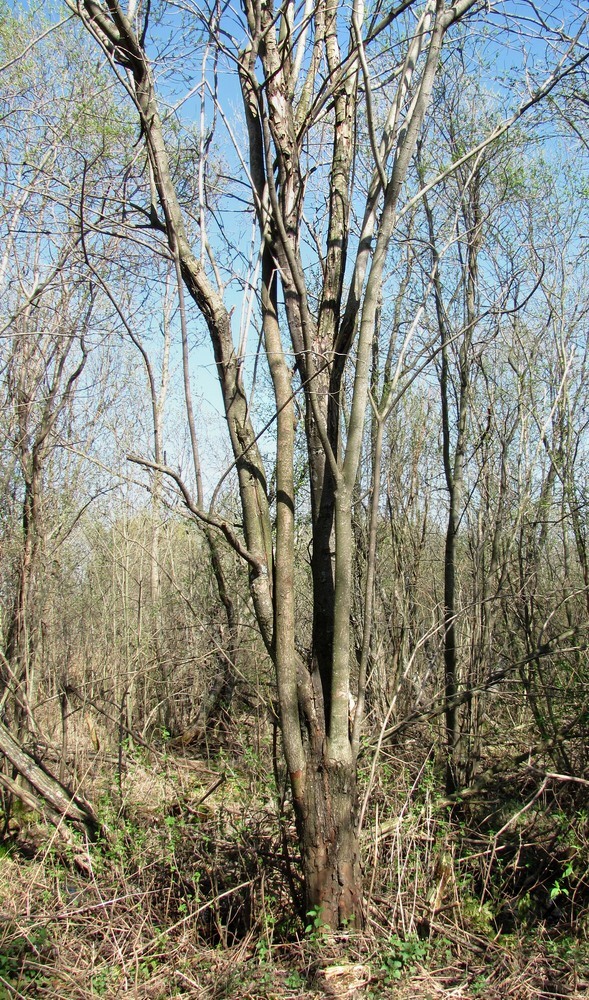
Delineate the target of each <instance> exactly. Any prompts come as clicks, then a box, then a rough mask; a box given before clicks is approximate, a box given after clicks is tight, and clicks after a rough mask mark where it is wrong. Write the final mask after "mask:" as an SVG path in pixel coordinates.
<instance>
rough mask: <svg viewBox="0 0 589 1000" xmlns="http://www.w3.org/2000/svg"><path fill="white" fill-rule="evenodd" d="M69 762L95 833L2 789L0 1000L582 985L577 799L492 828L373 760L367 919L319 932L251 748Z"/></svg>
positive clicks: (568, 991) (492, 993)
mask: <svg viewBox="0 0 589 1000" xmlns="http://www.w3.org/2000/svg"><path fill="white" fill-rule="evenodd" d="M75 763H76V767H75V771H76V773H78V774H81V773H83V774H84V781H83V788H84V791H85V793H86V794H87V795H89V797H91V798H92V801H93V802H94V803H96V804H98V807H99V811H100V813H101V818H103V819H104V820H105V822H106V824H107V826H108V828H109V830H110V837H109V841H108V843H101V844H96V845H88V844H84V843H83V842H82V841H81V840H80V841H79V842H78V843H76V844H75V845H74V846H72V843H71V838H70V843H67V842H65V840H64V839H63V838H62V836H61V833H60V831H59V830H58V829H56V828H55V827H52V826H49V825H47V824H45V823H44V822H43V821H42V818H41V817H39V816H38V815H36V814H33V813H28V812H26V811H25V810H24V809H23V808H22V807H21V806H20V805H19V803H13V804H12V811H11V813H10V819H9V820H8V815H7V809H6V803H5V821H6V823H5V825H6V831H5V838H4V843H3V845H2V846H0V852H1V853H0V1000H9V998H16V1000H18V998H20V997H39V998H46V1000H58V998H59V1000H89V998H96V997H107V998H111V997H112V998H116V997H133V998H136V1000H172V998H175V997H177V998H179V1000H180V998H194V1000H196V998H198V1000H221V998H227V1000H230V998H235V1000H262V998H264V1000H272V998H275V1000H283V998H284V1000H287V998H292V1000H295V998H299V1000H319V998H321V997H330V996H331V997H348V998H356V1000H361V998H365V1000H378V998H384V1000H387V998H397V1000H426V998H427V1000H434V998H446V997H447V998H450V997H455V998H462V1000H475V998H479V997H483V998H486V1000H499V998H502V1000H504V998H514V1000H536V998H546V1000H548V998H555V997H589V941H588V920H587V912H588V908H587V895H588V894H587V891H586V890H587V877H586V875H587V854H586V843H587V841H586V840H583V835H586V833H587V815H586V812H583V811H579V812H578V813H577V814H576V818H575V817H573V818H571V816H570V815H567V814H566V812H565V810H564V809H563V808H561V809H560V812H557V811H555V810H552V811H550V810H549V813H548V814H549V816H550V822H549V829H550V834H551V838H552V839H547V836H548V834H547V829H548V827H547V826H546V815H547V813H546V810H545V809H544V808H543V809H538V810H537V812H536V813H535V814H533V810H532V809H531V808H529V809H527V810H526V811H525V814H524V815H523V817H522V819H521V820H520V821H519V826H518V828H517V831H516V836H515V837H514V836H512V838H511V841H509V840H505V839H504V840H503V841H501V842H499V841H497V839H495V840H493V837H491V838H489V836H488V834H487V833H486V832H481V830H480V829H477V830H475V829H474V827H472V828H471V827H469V826H467V825H465V820H464V817H462V818H461V820H460V823H455V822H451V821H449V820H448V818H447V814H445V813H444V812H443V810H441V809H437V808H436V805H435V798H434V796H433V794H432V782H431V780H429V779H427V776H425V777H424V778H423V780H422V781H421V783H420V784H418V783H417V782H416V780H415V776H414V775H411V774H409V772H407V773H405V772H403V770H402V769H401V770H398V771H397V777H396V780H395V782H394V790H395V791H394V794H393V791H392V788H393V784H391V789H390V790H389V789H387V787H386V782H387V780H388V779H387V772H386V769H383V776H382V788H381V789H380V800H379V790H378V789H377V794H376V796H375V797H376V801H377V803H378V802H379V801H380V810H381V811H380V813H379V811H378V809H377V810H376V812H375V813H373V814H371V816H370V820H369V823H368V825H367V831H366V835H365V839H364V841H363V850H364V855H365V879H366V894H367V917H368V920H367V928H366V930H365V931H364V932H363V933H361V934H359V933H358V934H355V933H349V934H343V935H339V936H337V937H333V936H332V935H328V934H325V933H324V929H323V928H322V927H321V925H320V923H319V924H318V922H317V921H316V920H314V919H313V915H310V916H309V917H308V918H307V919H308V921H309V922H308V923H307V925H306V926H305V921H304V920H303V921H301V920H300V919H297V918H296V917H295V916H293V905H292V893H293V891H294V893H295V895H296V889H297V882H296V857H295V854H296V846H295V842H294V836H293V831H292V829H291V827H292V823H291V820H290V818H289V814H288V809H287V808H284V809H283V810H282V812H281V811H280V810H279V809H278V808H277V806H276V795H275V791H274V789H275V782H274V781H273V780H272V781H270V779H269V778H268V774H269V765H268V760H267V759H266V757H265V752H259V751H258V752H256V754H253V753H252V751H244V752H241V753H240V754H237V755H234V756H231V755H228V754H225V753H220V754H217V755H216V757H215V758H214V759H210V758H208V759H206V760H203V759H198V758H197V757H196V756H193V757H190V756H188V755H186V754H182V755H179V754H175V753H174V752H173V751H172V750H167V751H164V752H157V753H156V752H148V751H146V750H144V749H141V748H137V747H132V748H128V747H125V751H124V754H122V755H121V757H118V756H117V755H116V754H115V755H112V756H109V755H108V754H105V753H103V752H98V751H96V752H90V751H89V750H88V748H87V747H86V748H85V749H84V755H83V756H82V755H80V756H78V759H77V760H76V762H75ZM82 764H83V768H82ZM270 770H271V764H270ZM399 774H401V775H403V774H405V778H404V785H403V782H400V781H399ZM424 774H425V772H424ZM401 785H403V787H401ZM271 786H272V787H271ZM395 796H396V798H395ZM385 803H386V805H387V811H386V813H385V808H384V807H385ZM561 805H562V804H561ZM511 808H512V809H513V808H514V807H513V806H511ZM516 814H517V809H515V812H514V815H516ZM524 820H525V827H524V825H523V822H524ZM498 822H500V820H498ZM503 825H504V824H503ZM555 831H556V832H555ZM512 834H513V831H512ZM514 844H515V845H516V846H515V847H514ZM289 852H290V855H291V861H292V865H291V864H290V863H289V862H288V861H287V856H288V854H289ZM524 876H525V877H524Z"/></svg>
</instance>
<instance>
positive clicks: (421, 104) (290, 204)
mask: <svg viewBox="0 0 589 1000" xmlns="http://www.w3.org/2000/svg"><path fill="white" fill-rule="evenodd" d="M66 3H67V5H68V6H69V8H70V10H71V11H72V12H74V13H75V14H77V15H78V16H79V17H80V18H81V20H82V21H83V23H84V24H85V25H86V27H87V29H88V30H89V31H90V32H91V34H92V35H93V36H94V38H95V39H96V41H97V43H98V44H99V45H101V47H102V49H103V51H104V52H105V54H106V56H107V58H108V59H109V60H110V62H111V64H112V66H113V70H114V71H115V72H116V74H117V75H118V78H119V80H120V83H121V85H122V86H123V87H124V88H125V90H126V92H127V95H128V97H129V99H130V100H131V101H132V102H133V104H134V106H135V108H136V112H137V117H138V121H139V123H140V136H141V139H142V141H143V142H144V146H145V151H146V155H147V158H148V161H149V169H150V174H151V177H152V179H153V193H154V194H155V196H156V200H157V205H155V204H153V202H152V204H151V206H150V213H149V214H150V217H152V218H153V219H154V225H155V226H156V228H159V229H163V230H164V232H165V239H166V241H167V248H168V251H169V254H170V255H171V257H172V259H173V262H174V265H175V267H176V270H177V275H178V279H179V285H180V286H183V287H184V288H185V289H186V290H187V291H188V293H189V294H190V296H191V297H192V299H193V300H194V302H195V303H196V305H197V306H198V308H199V310H200V312H201V314H202V317H203V318H204V320H205V321H206V324H207V327H208V332H209V335H210V341H211V345H212V349H213V352H214V358H215V362H216V367H217V374H218V379H219V385H220V388H221V393H222V397H223V403H224V408H225V419H226V423H227V428H228V433H229V437H230V441H231V447H232V452H233V456H234V464H235V469H236V472H237V476H238V481H239V491H240V499H241V508H242V515H243V519H242V520H243V524H242V528H243V532H242V533H241V531H238V530H237V529H236V528H235V527H234V526H233V525H232V524H230V523H228V522H227V521H226V520H224V519H223V518H222V517H221V516H220V515H218V513H217V512H216V511H215V509H214V508H213V509H209V510H205V509H204V507H203V503H202V499H200V498H198V497H197V498H195V497H194V496H192V495H191V494H190V492H189V491H188V490H187V489H186V487H185V485H184V483H183V482H182V480H181V479H180V477H179V475H178V474H177V473H176V471H175V470H172V469H170V468H167V467H166V466H165V465H162V464H160V463H157V462H155V463H153V462H149V461H145V465H147V466H149V465H151V466H152V467H156V468H157V470H159V471H161V472H164V473H166V474H167V475H169V476H170V477H171V478H173V479H174V480H175V481H176V483H177V485H178V487H179V489H180V490H181V492H182V495H183V499H184V501H185V503H186V504H187V506H188V507H189V509H190V510H191V511H192V512H193V514H194V515H195V516H196V517H198V518H200V519H201V520H202V521H203V522H204V523H205V524H207V525H208V526H210V527H213V528H216V529H217V530H219V531H220V532H222V533H223V534H224V535H225V537H226V539H227V540H228V541H229V543H230V544H231V545H232V546H233V547H234V549H235V550H236V551H237V552H238V553H239V554H240V556H241V557H242V558H243V559H244V560H245V561H246V563H247V565H248V567H249V574H250V589H251V596H252V601H253V605H254V608H255V613H256V617H257V621H258V625H259V629H260V633H261V636H262V638H263V641H264V643H265V645H266V648H267V650H268V653H269V655H270V656H271V657H272V660H273V662H274V665H275V670H276V682H277V689H278V701H279V707H280V718H281V730H282V740H283V746H284V754H285V758H286V763H287V768H288V772H289V775H290V783H291V789H292V796H293V802H294V807H295V814H296V818H297V823H298V831H299V839H300V847H301V855H302V868H303V874H304V877H305V886H306V905H307V908H308V909H313V911H314V912H315V913H319V912H320V913H321V919H322V920H323V921H324V922H325V923H326V924H328V925H329V926H331V927H336V926H338V925H344V924H349V923H350V922H355V923H356V925H360V924H361V923H362V921H363V910H362V881H361V872H360V861H359V852H358V838H357V829H356V816H355V811H356V799H357V794H356V764H357V756H358V751H359V744H360V733H361V721H362V712H363V706H364V686H365V680H366V671H365V669H364V668H365V656H364V657H363V659H362V662H361V663H360V666H358V664H357V663H356V661H355V659H354V657H353V655H352V636H351V627H350V621H351V612H352V597H353V587H352V582H353V581H352V572H353V554H354V541H353V530H352V505H353V501H354V491H355V488H356V485H357V480H358V475H359V466H360V457H361V449H362V444H363V439H364V434H365V420H366V413H367V410H368V407H369V393H370V378H371V375H370V369H371V358H372V349H373V343H374V340H375V336H376V333H377V324H378V313H379V307H380V302H381V296H382V286H383V282H384V281H385V277H386V269H387V262H388V260H389V248H390V244H391V240H392V238H393V235H394V233H395V227H396V223H397V217H398V212H399V199H400V195H401V192H402V190H403V187H404V183H405V181H406V177H407V172H408V167H409V164H410V162H411V159H412V156H413V154H414V150H415V146H416V142H417V139H418V137H419V135H420V133H421V130H422V125H423V122H424V118H425V115H426V112H427V110H428V106H429V103H430V97H431V92H432V87H433V84H434V80H435V77H436V74H437V73H438V71H439V68H440V65H441V51H442V46H443V42H444V38H445V35H446V34H447V32H448V31H449V30H450V29H451V28H452V26H453V25H456V24H457V22H459V21H460V20H462V19H463V18H464V17H465V15H467V14H468V13H469V11H471V10H472V9H474V8H475V7H476V3H475V0H456V2H455V3H453V4H450V3H446V2H445V0H426V3H425V4H423V5H422V4H418V3H417V2H416V0H406V2H403V3H401V4H400V5H399V6H398V7H396V8H393V9H391V10H384V9H381V8H380V6H378V5H377V8H376V10H375V12H371V11H370V12H369V11H366V10H365V8H364V4H363V3H362V0H354V3H353V4H352V6H351V7H342V6H341V5H338V4H336V3H333V2H332V0H318V2H316V3H315V4H313V3H307V4H305V6H304V10H302V9H299V8H298V7H297V6H296V5H295V3H294V2H293V0H286V2H285V3H284V4H283V5H282V6H281V7H280V8H275V7H274V5H273V3H272V2H266V0H264V2H259V0H243V2H242V7H241V15H242V16H241V21H240V22H239V24H238V23H237V22H236V20H235V19H236V18H238V12H237V10H235V9H233V10H232V11H231V13H230V14H229V12H228V13H227V17H230V18H231V19H230V20H229V21H227V23H225V20H224V18H225V14H223V13H222V12H221V10H220V8H218V7H217V6H211V8H210V9H208V8H206V6H205V5H204V4H203V5H201V6H198V7H197V5H196V4H188V5H186V12H188V11H190V12H191V13H192V14H193V15H194V18H195V20H194V25H195V32H196V31H197V30H198V31H204V33H205V35H208V39H209V41H208V43H207V44H208V45H213V46H216V47H217V52H218V57H219V58H225V57H226V56H228V58H229V61H230V63H231V65H232V66H233V67H234V68H235V70H236V73H235V75H234V80H235V81H236V82H237V81H238V83H239V87H240V91H241V97H242V101H243V109H244V117H245V131H246V136H247V141H246V152H244V151H243V149H242V144H241V143H240V142H239V141H237V142H236V150H235V158H236V163H239V164H240V166H239V170H240V171H241V181H242V182H244V183H245V184H246V185H248V186H249V189H250V192H251V210H252V211H253V212H255V215H256V217H257V221H258V224H259V240H260V247H259V275H260V280H259V289H258V290H259V300H258V310H259V318H260V332H261V338H262V342H263V346H264V355H265V359H266V363H267V368H268V371H269V375H270V380H271V386H272V392H273V408H274V413H275V419H274V435H275V456H274V468H273V475H274V478H275V501H272V500H271V498H270V491H269V486H268V483H269V476H268V474H267V471H266V468H265V465H264V461H263V458H262V454H261V451H260V449H259V447H258V438H257V432H256V429H255V427H254V417H255V411H254V410H253V409H252V406H251V401H250V399H249V398H248V396H247V394H246V389H245V385H244V365H245V357H244V356H243V355H242V354H241V353H240V352H238V350H237V349H236V347H235V344H234V339H233V331H232V319H231V313H232V308H231V296H230V295H229V294H227V295H225V289H224V288H223V286H222V284H221V278H220V270H219V261H218V260H217V261H215V259H214V255H213V249H212V247H211V245H210V242H209V240H208V237H207V234H206V230H205V224H204V221H203V220H205V219H206V216H207V212H206V207H207V206H206V205H205V204H203V203H201V204H200V206H198V205H195V206H193V207H194V208H195V209H198V211H194V212H192V216H193V217H199V219H200V223H199V224H200V239H201V249H202V252H200V249H195V244H196V242H198V241H197V240H196V239H193V237H192V235H191V232H190V222H189V214H187V213H186V211H185V209H184V208H183V203H182V199H181V196H180V193H179V190H178V188H177V187H176V182H175V177H176V173H175V170H174V168H173V167H172V165H171V150H170V149H169V148H168V144H167V136H168V134H169V129H168V128H167V124H166V122H165V121H162V111H161V102H160V99H159V98H158V94H157V92H156V84H155V78H154V71H153V68H152V64H151V62H150V59H149V57H148V54H147V49H146V46H147V44H148V41H147V40H148V39H149V38H150V24H149V16H150V4H149V3H147V4H143V3H140V2H139V3H137V2H135V3H130V4H129V5H128V8H127V10H126V11H125V10H124V9H123V6H122V5H121V3H120V2H119V0H105V2H104V3H101V2H98V0H66ZM164 6H165V5H164ZM174 6H175V5H170V10H171V14H172V17H174V16H175V15H174ZM162 9H163V8H162ZM405 18H408V20H405ZM158 30H159V29H156V30H155V33H154V34H153V36H151V37H152V39H153V44H154V45H157V39H158ZM236 34H239V35H240V36H241V37H239V38H238V39H236V38H235V36H236ZM206 52H208V47H207V48H206ZM382 80H386V81H387V83H386V87H385V88H384V89H383V87H382V83H381V81H382ZM217 81H218V77H217V63H215V72H214V74H212V75H211V78H210V79H208V78H207V77H206V74H204V73H203V78H202V80H201V81H200V84H199V86H201V87H204V88H207V87H209V88H210V91H211V94H212V95H213V96H212V100H213V101H214V102H217V101H218V94H217V92H216V91H215V86H216V84H217ZM529 103H533V102H532V101H530V102H529ZM522 108H523V106H522ZM520 110H521V109H520ZM517 114H519V112H518V113H516V115H515V116H514V117H513V118H512V120H515V118H516V117H517ZM230 134H233V133H231V132H230ZM467 158H468V153H466V154H465V155H464V157H462V158H460V157H459V158H458V161H457V162H461V161H464V160H466V159H467ZM454 166H455V165H454ZM450 169H453V167H452V168H450ZM242 190H243V188H242ZM148 197H149V196H148ZM144 214H145V213H144ZM225 235H227V236H228V238H230V236H231V234H229V233H227V234H225ZM207 256H208V258H209V262H210V267H209V265H207V266H205V261H206V260H207ZM253 270H254V268H253V267H252V271H253ZM297 397H300V398H301V401H302V407H303V411H304V433H305V439H306V452H307V465H308V489H309V504H310V517H311V534H312V547H311V553H312V557H311V576H312V588H313V597H312V600H313V620H312V636H311V641H310V643H309V644H308V645H307V646H306V647H305V645H304V640H305V637H304V636H303V635H301V634H299V631H298V630H297V621H296V615H295V593H294V589H295V572H294V571H295V563H294V551H295V546H294V539H295V520H296V513H297V496H296V494H295V479H294V469H295V432H296V427H297V421H298V413H299V409H298V406H297V405H295V403H296V401H297ZM344 404H345V405H344ZM344 413H345V419H344ZM384 416H385V414H384V411H383V420H384ZM374 483H375V484H376V485H375V488H377V484H378V476H377V475H375V477H374ZM274 503H275V508H274ZM375 503H376V508H375V516H377V514H378V504H377V498H375ZM373 506H374V505H373ZM370 551H371V556H370V558H371V559H372V560H373V559H374V558H375V550H374V548H371V550H370ZM364 619H365V620H364V622H363V628H364V635H365V636H368V635H369V630H370V609H369V608H365V610H364ZM364 646H365V649H366V648H367V646H366V643H364Z"/></svg>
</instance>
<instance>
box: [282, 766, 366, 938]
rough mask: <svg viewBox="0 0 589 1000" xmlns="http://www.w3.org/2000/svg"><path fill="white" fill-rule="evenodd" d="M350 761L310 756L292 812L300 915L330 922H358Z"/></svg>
mask: <svg viewBox="0 0 589 1000" xmlns="http://www.w3.org/2000/svg"><path fill="white" fill-rule="evenodd" d="M355 770H356V767H355V764H351V765H345V764H341V763H340V762H338V761H328V760H326V759H325V758H324V757H323V756H319V757H315V756H313V757H312V758H311V760H310V763H309V768H308V771H307V787H306V796H305V802H304V806H303V808H302V809H301V810H300V812H299V815H298V817H297V819H298V824H299V838H300V844H301V861H302V869H303V876H304V879H305V888H306V900H305V901H306V907H305V909H306V915H307V916H308V915H309V914H311V915H312V916H313V917H314V918H315V919H320V921H321V924H322V925H323V924H324V925H326V926H329V927H331V928H336V927H353V928H355V929H359V928H361V927H362V926H363V925H364V912H363V908H362V872H361V868H360V859H359V846H358V836H357V832H356V807H357V788H356V774H355Z"/></svg>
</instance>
